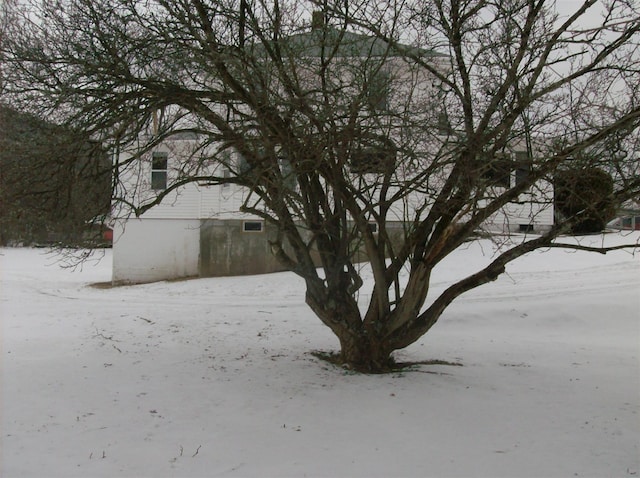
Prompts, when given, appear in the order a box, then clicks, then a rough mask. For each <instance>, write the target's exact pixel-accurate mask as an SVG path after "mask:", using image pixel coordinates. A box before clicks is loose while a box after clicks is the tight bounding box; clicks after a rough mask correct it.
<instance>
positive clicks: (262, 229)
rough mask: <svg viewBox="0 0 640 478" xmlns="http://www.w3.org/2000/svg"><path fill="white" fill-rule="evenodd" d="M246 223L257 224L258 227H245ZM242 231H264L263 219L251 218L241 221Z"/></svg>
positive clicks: (254, 232)
mask: <svg viewBox="0 0 640 478" xmlns="http://www.w3.org/2000/svg"><path fill="white" fill-rule="evenodd" d="M248 225H259V228H258V229H252V228H247V226H248ZM242 232H246V233H253V234H256V233H258V234H259V233H262V232H264V221H260V220H253V219H248V220H245V221H242Z"/></svg>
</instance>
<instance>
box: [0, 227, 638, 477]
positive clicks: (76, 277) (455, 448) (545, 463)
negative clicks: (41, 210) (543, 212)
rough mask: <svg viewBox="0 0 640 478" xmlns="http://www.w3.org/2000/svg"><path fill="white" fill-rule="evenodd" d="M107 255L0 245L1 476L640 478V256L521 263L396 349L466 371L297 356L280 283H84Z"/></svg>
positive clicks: (462, 254) (287, 290) (317, 327)
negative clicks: (362, 366)
mask: <svg viewBox="0 0 640 478" xmlns="http://www.w3.org/2000/svg"><path fill="white" fill-rule="evenodd" d="M639 238H640V234H639V233H634V235H627V236H625V237H622V236H619V235H617V234H610V235H607V236H606V239H605V241H606V242H607V243H610V244H615V243H617V242H619V241H621V240H625V241H630V240H638V239H639ZM598 241H602V238H601V237H599V236H598V237H590V238H584V239H583V243H585V244H588V243H590V242H598ZM598 243H600V242H598ZM492 253H493V246H492V245H491V244H490V243H489V242H480V243H476V244H473V245H470V246H469V247H468V248H466V249H465V250H461V251H459V252H458V253H456V254H455V256H454V257H452V258H451V259H450V260H448V261H447V263H446V264H444V265H443V266H442V267H441V268H440V270H439V271H438V272H437V274H435V282H436V286H435V287H436V288H438V289H442V288H443V287H445V286H446V285H447V284H448V283H450V282H451V281H452V280H453V279H454V278H456V277H460V275H461V274H463V273H464V272H465V271H470V270H471V269H469V268H470V267H473V266H474V265H477V264H479V263H481V262H486V261H487V260H488V259H489V258H490V256H491V254H492ZM110 254H111V252H110V251H106V256H105V258H104V259H103V260H102V261H101V262H99V263H98V264H94V263H88V264H85V265H84V267H83V270H82V271H76V272H71V271H69V270H62V269H60V268H59V267H57V266H56V265H55V264H54V262H55V258H52V257H51V256H49V255H46V254H45V251H43V250H34V249H1V250H0V278H1V283H0V285H1V289H0V299H1V303H0V307H1V308H0V317H1V320H2V323H1V333H2V349H1V352H2V359H1V366H2V379H1V387H2V402H1V408H0V410H1V423H2V427H1V436H0V441H1V443H0V476H2V477H4V478H26V477H65V478H68V477H82V478H92V477H154V478H156V477H218V476H223V477H304V476H308V477H453V476H457V477H484V476H486V477H499V476H504V477H525V476H529V477H573V476H581V477H582V476H592V477H627V476H640V413H639V411H640V410H639V407H640V361H639V339H640V332H639V330H640V329H639V327H640V258H639V254H638V253H636V255H635V256H634V255H632V254H631V253H629V252H625V251H616V252H613V253H610V254H607V255H606V256H603V255H597V254H589V253H585V252H568V251H565V250H557V249H554V250H550V251H544V252H536V253H534V254H531V255H529V256H527V257H525V258H523V259H520V260H518V261H517V262H515V263H514V264H512V265H511V266H509V267H508V269H507V272H508V275H504V276H503V277H501V278H500V279H499V280H498V281H496V282H494V283H492V284H489V285H487V286H484V287H482V288H480V289H478V290H475V291H473V292H471V293H469V294H467V295H466V296H464V297H462V298H461V299H460V300H458V302H456V303H454V304H453V305H452V306H451V308H450V309H449V310H447V312H446V313H445V315H444V316H443V317H442V319H441V321H440V322H439V323H438V324H437V325H436V326H435V327H434V329H433V330H432V331H431V333H429V334H428V335H427V336H425V337H424V338H423V339H422V340H421V341H420V342H419V343H417V344H414V345H413V346H411V347H409V348H408V349H406V350H404V351H402V352H400V353H399V354H398V355H397V358H398V359H399V360H402V361H406V360H416V361H418V360H430V359H438V360H443V361H447V362H457V363H460V364H462V366H452V365H422V366H420V367H419V368H416V369H414V370H409V371H405V372H402V373H396V374H389V375H380V376H362V375H353V374H351V373H348V372H347V371H345V370H342V369H340V368H336V367H333V366H331V365H328V364H327V363H324V362H322V361H321V360H319V359H317V358H316V357H315V356H313V355H311V354H310V352H311V351H313V350H325V351H329V350H336V348H337V341H336V339H334V338H333V336H332V335H331V334H330V332H329V330H328V329H326V328H325V327H324V326H323V325H321V323H320V322H319V320H317V319H316V318H315V317H314V316H313V314H312V313H311V311H310V310H309V309H308V308H307V307H306V306H305V305H304V301H303V284H302V283H301V281H300V280H298V279H296V278H295V276H293V275H292V274H290V273H280V274H271V275H265V276H252V277H239V278H218V279H198V280H190V281H182V282H159V283H154V284H147V285H138V286H128V287H117V288H100V287H95V286H90V284H93V283H100V282H105V281H108V280H109V279H110V273H111V272H110V267H111V265H110V260H111V256H110ZM52 264H54V265H52Z"/></svg>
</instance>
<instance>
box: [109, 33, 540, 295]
mask: <svg viewBox="0 0 640 478" xmlns="http://www.w3.org/2000/svg"><path fill="white" fill-rule="evenodd" d="M313 35H314V31H313V30H312V31H311V32H309V33H306V34H301V35H296V36H294V37H291V41H293V42H299V43H300V44H301V45H303V47H304V48H306V50H305V54H306V55H307V56H311V57H313V56H317V55H319V54H320V53H319V50H318V49H317V48H316V46H315V45H314V44H313ZM344 35H346V40H344V38H343V42H344V44H345V45H348V48H347V50H348V51H343V52H341V54H342V55H344V58H345V61H348V58H349V57H357V56H365V55H367V56H371V55H373V56H375V55H376V54H378V55H384V56H385V57H386V58H387V59H386V63H385V67H386V68H387V70H386V71H387V72H389V71H392V72H393V76H394V81H396V80H399V81H402V80H403V79H404V80H406V81H407V82H411V84H413V85H415V75H414V72H412V71H411V70H409V69H406V70H405V69H403V68H406V64H407V63H406V61H403V60H402V59H400V58H399V56H398V57H396V56H394V55H393V54H390V52H389V50H388V48H387V46H386V45H383V44H382V43H381V42H380V43H378V42H377V41H376V40H374V39H372V38H370V37H366V36H363V35H358V34H355V33H346V34H344ZM306 42H311V43H306ZM305 45H306V46H305ZM377 50H379V51H377ZM416 51H417V50H416ZM418 53H421V54H427V55H429V56H430V60H431V61H433V62H436V63H437V62H441V61H442V60H443V58H444V57H443V56H442V55H439V54H436V53H433V52H426V51H419V52H418ZM443 64H444V62H443ZM421 81H424V82H429V85H428V87H427V88H424V90H425V91H427V92H428V91H429V88H431V89H433V88H436V86H434V85H433V84H432V83H433V81H432V79H429V78H424V79H423V80H421ZM398 91H401V88H400V89H399V90H398ZM425 94H426V93H425ZM429 94H432V93H429ZM376 101H387V98H384V97H383V98H376ZM198 144H199V142H198V141H197V138H196V137H195V136H193V135H189V134H183V135H176V136H174V137H172V138H171V139H170V140H167V141H164V142H163V143H161V144H159V145H158V146H157V147H155V148H154V149H153V151H149V152H148V154H147V155H146V160H145V161H139V162H138V163H137V167H136V168H133V169H131V168H129V169H128V170H127V172H126V173H125V174H124V176H123V177H121V180H122V182H123V185H124V187H125V189H126V195H127V197H128V199H127V200H128V201H130V202H132V203H134V204H140V203H143V202H145V201H146V200H149V199H152V198H153V197H154V195H155V194H156V193H157V191H158V190H163V189H165V188H167V186H168V185H169V184H172V183H173V182H174V181H175V180H176V179H177V178H178V177H179V175H180V174H181V171H182V170H183V169H184V164H183V163H184V162H183V158H186V157H191V156H192V154H193V153H194V151H195V148H196V147H197V146H198ZM132 147H133V148H135V145H132ZM521 149H522V148H521ZM233 154H236V153H233ZM508 154H509V155H511V156H512V157H509V158H505V160H508V161H510V162H511V164H517V162H516V163H514V162H513V161H514V160H517V159H518V156H519V155H521V154H522V151H518V148H517V147H516V148H514V150H513V151H511V152H509V153H508ZM127 157H128V152H127V151H126V150H125V151H121V152H120V153H119V157H118V158H117V160H118V161H119V162H120V163H122V162H124V161H126V159H127ZM230 160H231V162H232V163H233V162H235V163H236V164H238V163H239V162H240V161H242V158H241V157H240V155H237V154H236V157H235V158H233V157H232V158H230ZM229 173H230V172H229V171H227V170H225V171H217V174H223V175H226V174H229ZM494 174H496V175H497V176H498V186H499V185H500V183H501V182H502V183H503V185H504V186H509V185H513V184H515V183H516V182H517V181H519V180H521V179H522V178H523V177H524V175H526V174H527V171H526V168H524V167H522V168H515V169H513V168H511V167H509V168H507V169H504V170H502V171H501V170H499V168H498V170H497V171H495V172H494ZM538 189H539V191H542V192H545V194H543V196H548V194H547V193H548V190H549V186H548V185H542V186H540V187H539V188H538ZM247 194H248V190H247V189H245V188H243V187H240V186H237V185H234V184H225V185H204V184H198V183H189V184H186V185H185V186H183V187H181V188H179V189H177V190H175V191H172V192H171V193H170V194H169V195H168V196H167V197H166V198H165V199H164V200H163V201H162V202H161V203H160V204H158V205H156V206H154V207H153V208H151V209H149V210H148V211H146V212H145V213H144V214H142V215H141V216H140V217H131V215H130V214H129V211H127V210H126V208H122V207H121V206H119V209H118V210H117V211H116V212H115V214H114V216H115V217H116V220H115V225H114V241H113V281H114V282H116V283H137V282H150V281H157V280H165V279H175V278H180V277H190V276H221V275H241V274H255V273H263V272H271V271H277V270H282V267H281V266H280V264H278V263H277V262H276V260H275V258H274V257H273V255H272V253H271V250H270V245H269V242H268V240H267V239H268V237H269V235H270V234H271V233H272V231H271V230H270V226H269V225H268V224H265V223H264V221H263V220H262V219H261V218H259V217H257V216H251V215H247V214H243V213H240V212H239V211H240V207H241V205H242V204H243V202H244V201H245V199H246V197H247ZM535 196H536V191H534V190H533V189H532V190H531V191H530V192H528V193H526V194H523V195H522V196H521V197H520V198H519V199H518V201H516V202H513V203H511V204H509V205H508V206H507V207H505V208H504V209H503V210H502V211H501V212H500V213H498V214H495V215H494V216H493V217H491V218H490V220H488V221H487V223H486V228H487V229H489V230H496V231H504V230H508V231H515V232H518V231H519V232H523V233H529V232H532V231H534V232H535V231H538V230H543V229H545V228H547V227H549V226H550V225H551V224H552V223H553V208H552V204H550V202H549V201H548V200H545V201H537V200H535ZM410 202H411V201H409V203H410ZM405 212H406V211H405ZM403 217H405V216H404V213H403V212H402V211H398V214H397V226H398V230H399V231H400V230H401V228H402V219H403ZM392 227H393V225H392Z"/></svg>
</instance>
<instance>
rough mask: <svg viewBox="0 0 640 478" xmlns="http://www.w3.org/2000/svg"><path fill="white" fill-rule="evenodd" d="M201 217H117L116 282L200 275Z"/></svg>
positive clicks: (114, 241) (114, 257)
mask: <svg viewBox="0 0 640 478" xmlns="http://www.w3.org/2000/svg"><path fill="white" fill-rule="evenodd" d="M199 240H200V221H199V220H197V219H196V220H193V219H146V218H145V219H129V220H126V221H118V222H117V223H116V225H115V227H114V238H113V282H114V283H141V282H153V281H158V280H166V279H177V278H181V277H190V276H197V275H198V260H199V255H200V249H199Z"/></svg>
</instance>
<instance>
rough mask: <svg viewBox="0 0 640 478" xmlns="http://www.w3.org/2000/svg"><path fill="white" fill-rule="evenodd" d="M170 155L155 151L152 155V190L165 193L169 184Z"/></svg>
mask: <svg viewBox="0 0 640 478" xmlns="http://www.w3.org/2000/svg"><path fill="white" fill-rule="evenodd" d="M168 179H169V153H167V152H166V151H154V152H153V153H151V189H152V190H153V191H164V190H165V189H167V186H168V184H169V181H168Z"/></svg>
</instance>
